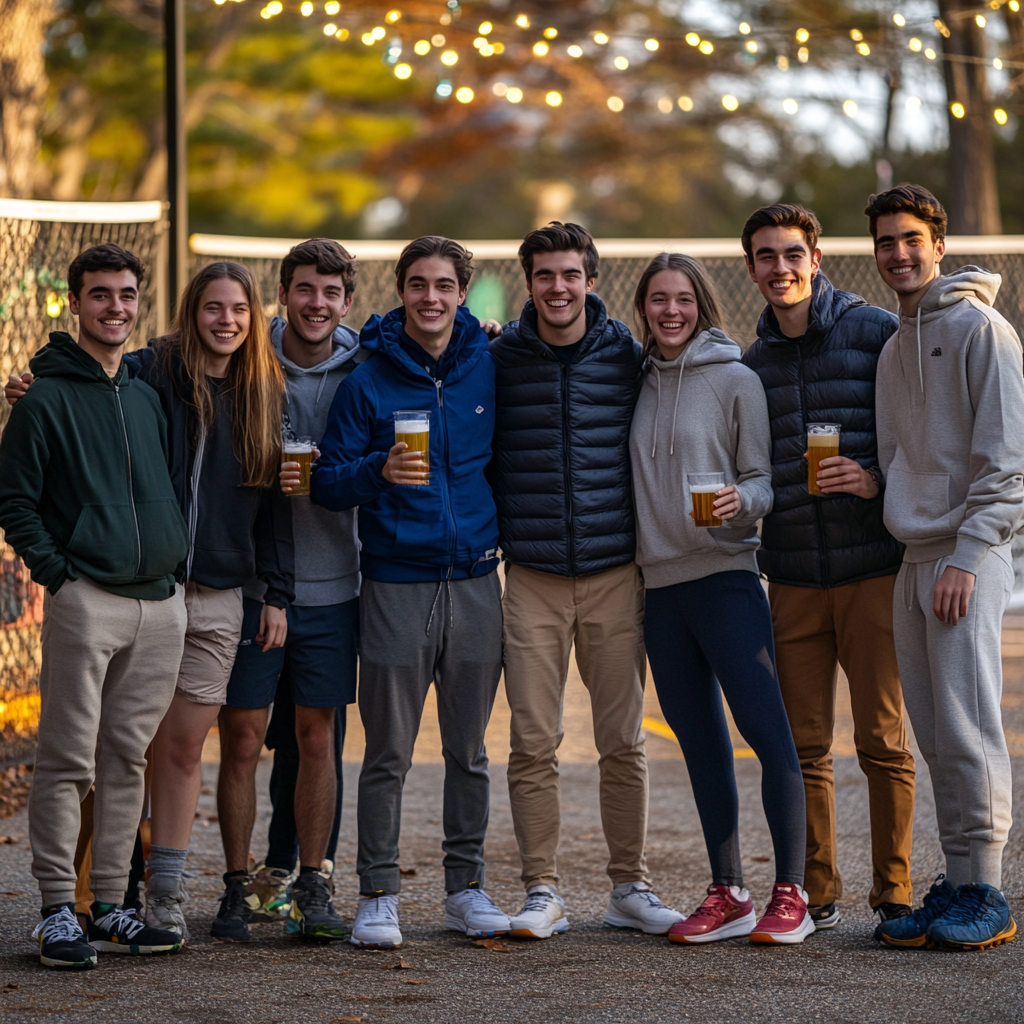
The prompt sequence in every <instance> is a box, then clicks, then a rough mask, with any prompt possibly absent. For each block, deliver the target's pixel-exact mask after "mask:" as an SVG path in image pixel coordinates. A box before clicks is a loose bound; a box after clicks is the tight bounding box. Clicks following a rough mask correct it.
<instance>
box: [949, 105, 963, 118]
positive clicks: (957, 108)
mask: <svg viewBox="0 0 1024 1024" xmlns="http://www.w3.org/2000/svg"><path fill="white" fill-rule="evenodd" d="M949 112H950V113H951V114H952V115H953V116H954V117H955V118H956V119H957V120H958V121H959V120H960V119H961V118H962V117H964V115H966V113H967V108H966V107H965V106H964V105H963V104H962V103H951V104H950V105H949Z"/></svg>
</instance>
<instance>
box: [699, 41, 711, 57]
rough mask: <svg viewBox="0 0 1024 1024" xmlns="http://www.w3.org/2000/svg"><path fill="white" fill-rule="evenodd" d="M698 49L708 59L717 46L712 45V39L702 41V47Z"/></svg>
mask: <svg viewBox="0 0 1024 1024" xmlns="http://www.w3.org/2000/svg"><path fill="white" fill-rule="evenodd" d="M697 49H698V50H700V52H701V53H703V54H704V56H705V57H706V56H707V55H708V54H709V53H714V52H715V44H714V43H712V42H711V40H710V39H702V40H701V41H700V46H698V47H697Z"/></svg>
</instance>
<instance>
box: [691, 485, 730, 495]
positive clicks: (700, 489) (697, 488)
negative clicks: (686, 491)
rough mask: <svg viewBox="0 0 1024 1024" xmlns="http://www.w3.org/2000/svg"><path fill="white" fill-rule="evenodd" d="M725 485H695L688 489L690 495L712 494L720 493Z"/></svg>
mask: <svg viewBox="0 0 1024 1024" xmlns="http://www.w3.org/2000/svg"><path fill="white" fill-rule="evenodd" d="M724 486H725V485H724V484H695V485H694V486H693V487H691V488H690V493H691V494H714V493H715V491H720V490H721V489H722V488H723V487H724Z"/></svg>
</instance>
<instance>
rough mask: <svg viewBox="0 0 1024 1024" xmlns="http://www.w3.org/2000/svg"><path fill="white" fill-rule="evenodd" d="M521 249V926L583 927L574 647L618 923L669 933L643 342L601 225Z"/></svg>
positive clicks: (504, 529) (499, 465)
mask: <svg viewBox="0 0 1024 1024" xmlns="http://www.w3.org/2000/svg"><path fill="white" fill-rule="evenodd" d="M519 259H520V262H521V263H522V265H523V270H524V271H525V272H526V286H527V289H528V290H529V292H530V295H531V299H530V301H529V302H527V304H526V308H525V309H524V310H523V315H522V318H521V319H520V320H519V321H518V322H516V323H512V324H509V325H508V326H507V327H506V328H505V330H504V332H503V333H502V335H501V337H500V338H498V339H497V340H496V341H493V342H492V343H491V347H490V351H491V355H492V356H493V357H494V362H495V364H496V372H497V397H498V415H497V422H496V425H495V434H494V464H493V466H492V469H491V480H492V483H493V484H494V496H495V500H496V502H497V506H498V526H499V531H500V534H501V547H502V552H503V554H504V557H505V564H506V576H505V596H504V600H503V605H502V607H503V610H504V613H505V692H506V694H507V696H508V701H509V705H510V706H511V709H512V753H511V757H510V759H509V766H508V787H509V797H510V799H511V803H512V819H513V823H514V825H515V830H516V839H517V840H518V843H519V852H520V855H521V857H522V862H523V870H522V879H523V883H524V885H525V886H526V893H527V896H526V903H525V904H524V906H523V909H522V911H521V912H520V914H519V916H518V917H516V918H513V920H512V934H513V935H520V936H523V937H532V938H538V939H542V938H548V937H549V936H550V935H551V934H552V933H555V932H564V931H566V930H567V929H568V927H569V921H568V918H567V917H566V915H565V904H564V903H563V902H562V899H561V897H560V896H559V895H558V874H557V871H556V868H555V853H556V851H557V849H558V833H559V826H560V801H559V794H558V753H557V751H558V745H559V743H560V742H561V740H562V721H561V719H562V696H563V693H564V690H565V682H566V673H567V671H568V667H569V653H570V648H571V647H572V645H573V642H575V644H576V663H577V665H578V666H579V669H580V675H581V676H582V677H583V682H584V683H585V684H586V686H587V688H588V689H589V690H590V697H591V706H592V708H593V713H594V740H595V742H596V744H597V749H598V751H599V752H600V754H601V820H602V822H603V825H604V833H605V838H606V839H607V841H608V849H609V852H610V855H611V856H610V859H609V863H608V874H609V876H610V877H611V880H612V885H613V886H614V887H615V888H614V889H613V891H612V896H611V899H610V901H609V905H608V911H607V913H606V914H605V921H606V922H607V923H609V924H613V925H618V926H620V927H628V928H638V929H641V930H642V931H645V932H649V933H654V934H663V933H665V932H667V931H668V930H669V928H671V927H672V925H673V924H674V923H675V922H676V921H678V920H680V919H681V917H682V915H680V914H677V913H676V912H675V911H673V910H669V909H668V908H667V907H665V906H664V905H663V904H662V903H661V901H660V900H659V899H658V897H657V896H656V895H655V894H654V892H653V891H652V890H651V888H650V881H649V878H648V874H647V865H646V861H645V858H644V840H645V838H646V834H647V761H646V754H645V751H644V734H643V731H642V726H641V721H642V719H643V681H644V673H645V669H646V661H645V654H644V642H643V632H642V627H643V594H644V591H643V583H642V581H641V579H640V573H639V570H638V569H637V567H636V564H635V562H634V557H635V553H636V551H635V549H636V536H635V531H634V524H633V493H632V485H631V481H630V465H629V427H630V423H631V421H632V418H633V405H634V402H635V401H636V394H637V384H638V380H639V376H640V365H641V356H640V346H639V345H638V344H637V342H636V341H634V339H633V337H632V335H631V334H630V332H629V328H627V327H626V325H625V324H622V323H619V322H618V321H617V320H609V319H608V313H607V310H606V309H605V306H604V303H603V302H602V301H601V300H600V299H599V298H598V297H597V296H596V295H593V294H590V292H591V289H592V288H593V286H594V281H595V279H596V278H597V265H598V255H597V249H596V248H595V246H594V240H593V239H592V238H591V237H590V235H589V233H588V232H587V231H586V230H585V229H583V228H581V227H580V226H579V225H577V224H560V223H558V222H557V221H556V222H553V223H551V224H549V225H547V227H543V228H539V229H538V230H536V231H532V232H531V233H530V234H529V235H527V236H526V239H525V240H524V242H523V244H522V246H521V247H520V249H519Z"/></svg>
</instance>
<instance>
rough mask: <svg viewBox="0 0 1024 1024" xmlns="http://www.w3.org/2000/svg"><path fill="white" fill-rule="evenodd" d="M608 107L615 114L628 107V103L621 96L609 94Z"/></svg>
mask: <svg viewBox="0 0 1024 1024" xmlns="http://www.w3.org/2000/svg"><path fill="white" fill-rule="evenodd" d="M608 109H609V110H610V111H611V112H612V113H613V114H621V113H622V111H623V110H625V109H626V104H625V103H624V102H623V101H622V97H621V96H609V97H608Z"/></svg>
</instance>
